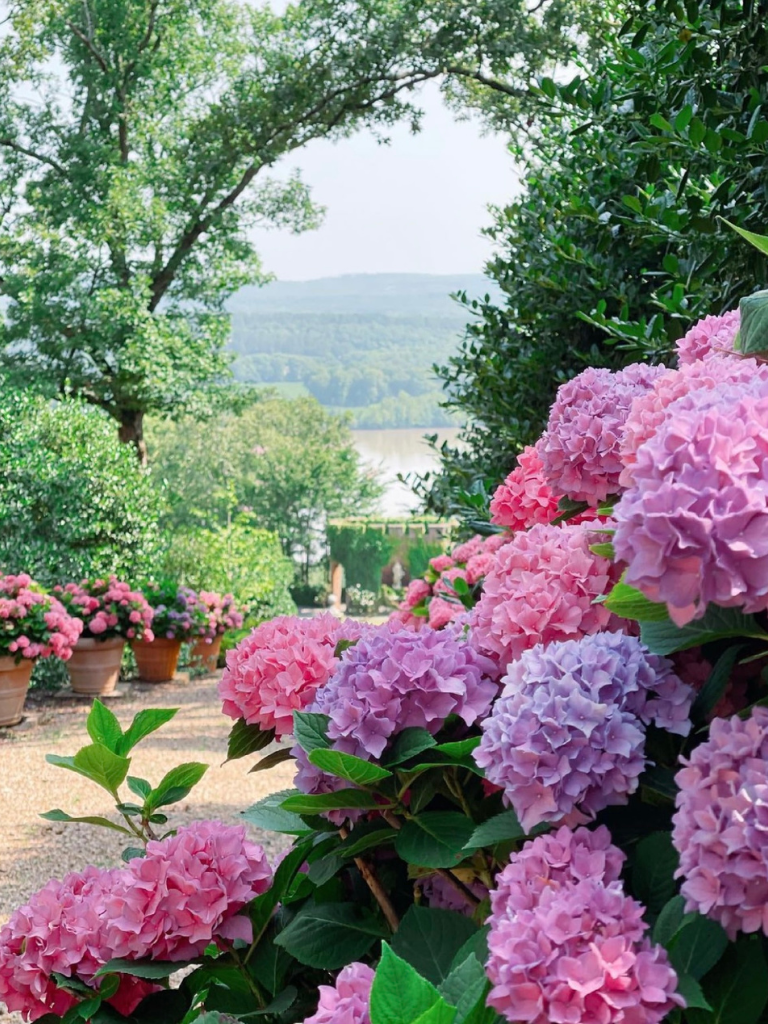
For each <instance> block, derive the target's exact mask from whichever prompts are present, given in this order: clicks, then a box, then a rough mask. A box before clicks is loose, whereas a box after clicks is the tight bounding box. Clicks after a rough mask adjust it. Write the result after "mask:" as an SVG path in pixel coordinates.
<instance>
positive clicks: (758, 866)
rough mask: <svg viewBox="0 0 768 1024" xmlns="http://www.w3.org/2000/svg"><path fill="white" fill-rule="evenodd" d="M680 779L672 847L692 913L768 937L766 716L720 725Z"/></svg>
mask: <svg viewBox="0 0 768 1024" xmlns="http://www.w3.org/2000/svg"><path fill="white" fill-rule="evenodd" d="M683 765H684V767H683V768H682V769H681V770H680V771H679V772H678V773H677V776H676V782H677V785H678V786H679V787H680V792H679V793H678V796H677V813H676V814H675V816H674V818H673V822H674V829H673V831H672V842H673V843H674V845H675V847H676V849H677V851H678V853H679V854H680V868H679V871H678V876H679V877H681V878H683V884H682V893H683V895H684V896H685V898H686V900H687V904H686V908H687V909H688V910H698V911H699V912H700V913H702V914H706V915H707V916H708V917H712V918H714V919H715V920H716V921H719V922H720V924H721V925H722V926H723V928H725V930H726V931H727V932H728V934H729V936H730V937H731V938H732V939H733V938H735V936H736V933H737V932H738V931H743V932H756V931H760V930H762V931H763V933H764V934H766V935H768V845H767V844H766V841H765V835H766V830H767V829H768V709H766V708H763V707H757V708H755V709H754V710H753V711H752V714H751V715H750V717H749V718H748V719H746V720H745V721H742V719H741V718H739V717H738V716H734V717H733V718H729V719H722V718H718V719H716V720H715V721H714V722H713V723H712V725H711V726H710V731H709V739H707V740H706V741H705V742H704V743H701V744H700V745H699V746H698V747H696V749H695V750H694V751H693V753H692V754H691V755H690V757H689V758H687V759H683Z"/></svg>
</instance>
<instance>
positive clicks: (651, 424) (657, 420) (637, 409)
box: [619, 355, 768, 487]
mask: <svg viewBox="0 0 768 1024" xmlns="http://www.w3.org/2000/svg"><path fill="white" fill-rule="evenodd" d="M760 380H762V381H765V382H768V365H765V364H761V363H758V362H757V360H755V359H742V358H735V357H733V356H718V355H713V356H711V357H710V358H709V359H706V360H697V361H696V362H693V363H684V364H683V365H682V366H681V367H680V369H679V370H667V371H666V373H663V374H662V375H661V376H660V377H659V378H658V379H657V380H655V381H654V383H653V386H652V387H651V389H650V390H649V391H645V392H643V393H642V394H640V395H638V397H637V398H635V399H634V401H633V402H632V405H631V407H630V410H629V416H628V417H627V421H626V423H625V424H624V431H623V433H622V436H621V459H622V462H623V464H624V468H623V469H622V471H621V476H620V478H619V482H620V483H621V486H622V487H631V486H632V483H633V468H634V465H635V463H636V462H637V451H638V449H639V448H640V446H641V445H643V444H645V442H646V441H648V440H650V438H652V437H653V436H654V434H655V433H656V431H657V430H658V429H659V427H660V426H661V425H662V424H663V422H664V420H665V419H666V417H667V414H668V412H669V411H675V410H680V409H682V408H683V406H682V405H678V404H677V403H678V402H681V401H682V400H683V399H685V398H687V397H688V396H689V395H693V394H694V393H695V392H697V391H711V390H713V389H714V388H717V387H719V386H720V385H721V384H742V385H750V386H754V385H755V383H756V382H757V381H760ZM673 403H675V404H674V405H673Z"/></svg>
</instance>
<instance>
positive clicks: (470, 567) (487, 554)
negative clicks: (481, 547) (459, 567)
mask: <svg viewBox="0 0 768 1024" xmlns="http://www.w3.org/2000/svg"><path fill="white" fill-rule="evenodd" d="M493 563H494V552H492V551H481V552H480V553H479V554H477V555H473V556H472V557H471V558H470V560H469V561H468V562H467V565H466V574H467V583H468V584H469V585H470V586H471V587H473V586H474V585H475V584H476V583H479V582H480V580H481V579H483V578H484V577H485V576H487V575H488V573H489V572H490V571H491V569H492V568H493Z"/></svg>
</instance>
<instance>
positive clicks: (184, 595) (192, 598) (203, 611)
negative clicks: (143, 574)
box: [142, 580, 211, 643]
mask: <svg viewBox="0 0 768 1024" xmlns="http://www.w3.org/2000/svg"><path fill="white" fill-rule="evenodd" d="M142 592H143V594H144V597H145V598H146V599H147V601H148V602H149V604H150V606H151V608H152V632H153V634H154V638H156V639H160V640H181V641H183V642H185V643H186V642H188V641H190V640H193V639H196V638H198V637H204V636H206V635H207V634H208V631H209V629H210V628H211V625H210V618H211V615H210V612H209V609H208V606H207V605H206V604H205V603H204V602H203V601H202V600H201V599H200V596H199V595H198V593H197V592H196V591H194V590H192V588H191V587H180V586H179V585H178V584H177V583H175V582H172V581H170V580H163V581H162V582H160V583H148V584H146V585H145V586H144V587H143V588H142Z"/></svg>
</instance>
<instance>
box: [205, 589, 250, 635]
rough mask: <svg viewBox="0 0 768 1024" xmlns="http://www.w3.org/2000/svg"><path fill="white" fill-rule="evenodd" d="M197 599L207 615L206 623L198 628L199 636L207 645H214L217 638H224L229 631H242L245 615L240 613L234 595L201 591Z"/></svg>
mask: <svg viewBox="0 0 768 1024" xmlns="http://www.w3.org/2000/svg"><path fill="white" fill-rule="evenodd" d="M197 599H198V602H199V603H200V604H201V605H202V606H203V607H204V608H205V611H206V614H207V619H206V621H205V623H203V624H201V625H200V626H199V627H198V628H199V630H200V632H199V633H198V636H199V637H200V638H201V639H202V640H204V641H205V642H206V643H213V641H214V640H215V639H216V637H217V636H223V635H224V633H226V632H227V630H228V629H240V628H241V626H242V625H243V614H242V612H241V611H239V609H238V607H237V604H236V603H235V598H234V595H233V594H217V593H215V592H214V591H212V590H201V591H199V592H198V595H197Z"/></svg>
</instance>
